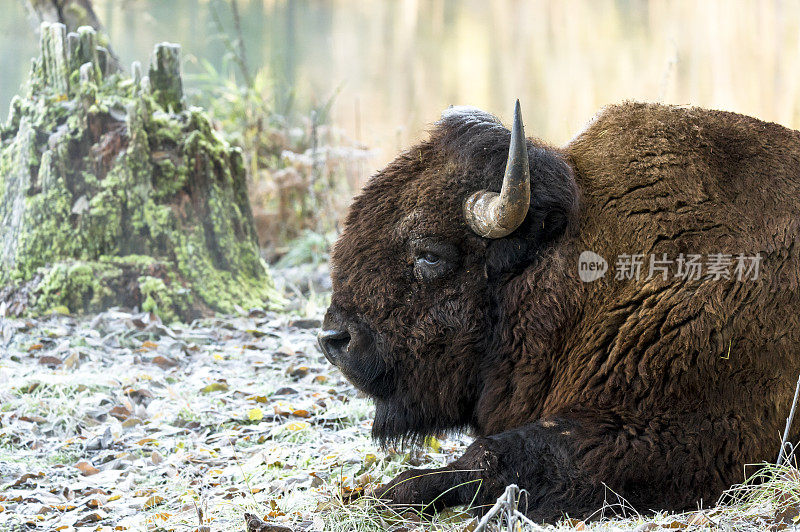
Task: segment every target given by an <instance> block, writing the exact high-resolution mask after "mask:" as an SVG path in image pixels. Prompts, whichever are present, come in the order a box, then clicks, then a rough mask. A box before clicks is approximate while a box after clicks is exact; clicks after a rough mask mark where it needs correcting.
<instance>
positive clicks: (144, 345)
mask: <svg viewBox="0 0 800 532" xmlns="http://www.w3.org/2000/svg"><path fill="white" fill-rule="evenodd" d="M156 347H158V344H157V343H155V342H151V341H150V340H145V341H144V342H142V349H155V348H156Z"/></svg>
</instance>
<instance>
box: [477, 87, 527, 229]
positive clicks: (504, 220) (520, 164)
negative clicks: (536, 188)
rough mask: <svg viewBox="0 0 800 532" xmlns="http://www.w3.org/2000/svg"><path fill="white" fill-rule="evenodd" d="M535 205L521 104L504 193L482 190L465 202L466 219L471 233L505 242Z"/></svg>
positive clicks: (517, 115)
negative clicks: (505, 237) (532, 203)
mask: <svg viewBox="0 0 800 532" xmlns="http://www.w3.org/2000/svg"><path fill="white" fill-rule="evenodd" d="M530 202H531V171H530V168H529V166H528V146H527V143H526V141H525V131H524V130H523V128H522V112H521V111H520V109H519V100H517V105H516V107H515V108H514V126H513V127H512V128H511V145H510V146H509V147H508V161H506V172H505V175H504V176H503V188H502V189H501V190H500V193H499V194H498V193H497V192H491V191H488V190H479V191H478V192H476V193H474V194H472V195H471V196H470V197H469V198H467V201H465V202H464V217H465V218H466V219H467V224H468V225H469V227H470V229H472V230H473V231H475V232H476V233H477V234H478V235H480V236H482V237H484V238H502V237H504V236H506V235H508V234H509V233H511V232H512V231H514V229H516V228H517V227H519V226H520V225H521V224H522V222H523V220H525V215H526V214H528V207H529V206H530Z"/></svg>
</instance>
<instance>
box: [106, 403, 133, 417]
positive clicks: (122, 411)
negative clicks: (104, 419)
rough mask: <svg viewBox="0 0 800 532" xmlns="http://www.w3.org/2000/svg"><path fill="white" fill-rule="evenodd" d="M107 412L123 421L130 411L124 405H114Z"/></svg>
mask: <svg viewBox="0 0 800 532" xmlns="http://www.w3.org/2000/svg"><path fill="white" fill-rule="evenodd" d="M108 414H109V415H110V416H114V417H115V418H117V419H119V420H120V421H124V420H126V419H128V418H129V417H130V415H131V411H130V410H128V409H127V408H125V407H124V406H115V407H114V408H112V409H111V410H109V411H108Z"/></svg>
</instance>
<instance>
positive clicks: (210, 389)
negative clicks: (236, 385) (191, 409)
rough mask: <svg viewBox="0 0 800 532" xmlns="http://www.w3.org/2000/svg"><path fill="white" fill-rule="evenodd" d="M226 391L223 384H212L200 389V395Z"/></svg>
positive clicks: (225, 385) (226, 385) (225, 386)
mask: <svg viewBox="0 0 800 532" xmlns="http://www.w3.org/2000/svg"><path fill="white" fill-rule="evenodd" d="M227 391H228V384H227V383H224V382H212V383H211V384H209V385H208V386H205V387H203V388H200V393H211V392H227Z"/></svg>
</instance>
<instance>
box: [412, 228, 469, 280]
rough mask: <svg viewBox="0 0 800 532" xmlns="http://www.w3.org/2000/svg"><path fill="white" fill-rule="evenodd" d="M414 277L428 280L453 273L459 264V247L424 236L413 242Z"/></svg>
mask: <svg viewBox="0 0 800 532" xmlns="http://www.w3.org/2000/svg"><path fill="white" fill-rule="evenodd" d="M411 256H412V257H413V259H414V277H416V278H417V279H418V280H420V281H423V282H427V281H433V280H434V279H440V278H442V277H445V276H446V275H448V274H449V273H451V272H452V271H453V270H454V269H455V268H456V266H457V265H458V249H457V248H456V247H455V246H454V245H452V244H450V243H447V242H441V241H436V240H434V239H432V238H423V239H419V240H416V241H412V242H411Z"/></svg>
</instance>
